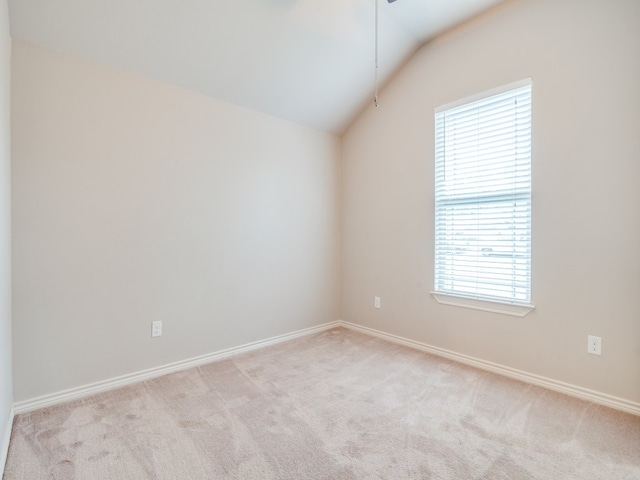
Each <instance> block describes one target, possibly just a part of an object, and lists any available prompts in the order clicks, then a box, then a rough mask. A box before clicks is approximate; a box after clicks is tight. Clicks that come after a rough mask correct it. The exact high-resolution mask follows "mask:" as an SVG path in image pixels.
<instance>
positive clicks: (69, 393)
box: [14, 321, 340, 415]
mask: <svg viewBox="0 0 640 480" xmlns="http://www.w3.org/2000/svg"><path fill="white" fill-rule="evenodd" d="M338 326H340V322H339V321H335V322H329V323H324V324H322V325H318V326H315V327H310V328H305V329H303V330H297V331H295V332H291V333H286V334H284V335H278V336H276V337H271V338H267V339H265V340H259V341H256V342H251V343H247V344H244V345H240V346H238V347H232V348H227V349H225V350H220V351H217V352H213V353H209V354H206V355H201V356H199V357H194V358H189V359H186V360H180V361H178V362H174V363H170V364H167V365H162V366H160V367H154V368H150V369H148V370H142V371H139V372H134V373H130V374H127V375H122V376H120V377H115V378H110V379H107V380H102V381H100V382H95V383H90V384H88V385H83V386H80V387H75V388H70V389H68V390H63V391H60V392H55V393H51V394H48V395H43V396H41V397H37V398H32V399H30V400H24V401H21V402H16V403H15V404H14V411H15V414H16V415H18V414H20V413H26V412H30V411H33V410H38V409H40V408H45V407H50V406H53V405H58V404H60V403H65V402H69V401H71V400H76V399H79V398H83V397H88V396H90V395H95V394H96V393H101V392H106V391H108V390H113V389H115V388H120V387H123V386H125V385H131V384H133V383H138V382H142V381H145V380H150V379H152V378H156V377H160V376H162V375H167V374H169V373H173V372H177V371H180V370H185V369H187V368H192V367H198V366H200V365H205V364H207V363H211V362H215V361H216V360H222V359H224V358H228V357H231V356H234V355H238V354H240V353H244V352H249V351H251V350H257V349H259V348H264V347H268V346H269V345H275V344H277V343H281V342H284V341H287V340H292V339H294V338H298V337H302V336H305V335H310V334H312V333H316V332H321V331H324V330H328V329H330V328H334V327H338Z"/></svg>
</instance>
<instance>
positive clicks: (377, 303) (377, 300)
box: [373, 297, 380, 308]
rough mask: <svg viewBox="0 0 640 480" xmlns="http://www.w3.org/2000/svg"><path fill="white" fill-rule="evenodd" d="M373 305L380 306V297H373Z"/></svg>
mask: <svg viewBox="0 0 640 480" xmlns="http://www.w3.org/2000/svg"><path fill="white" fill-rule="evenodd" d="M373 307H374V308H380V297H373Z"/></svg>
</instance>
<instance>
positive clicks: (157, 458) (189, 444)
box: [3, 328, 640, 480]
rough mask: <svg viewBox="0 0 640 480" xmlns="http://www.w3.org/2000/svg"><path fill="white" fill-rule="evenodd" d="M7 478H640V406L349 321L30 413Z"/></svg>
mask: <svg viewBox="0 0 640 480" xmlns="http://www.w3.org/2000/svg"><path fill="white" fill-rule="evenodd" d="M3 478H4V480H18V479H20V480H26V479H28V480H35V479H79V480H97V479H105V480H106V479H109V480H111V479H126V480H135V479H176V480H197V479H207V480H211V479H260V480H263V479H292V480H294V479H295V480H300V479H327V480H329V479H331V480H337V479H464V480H466V479H491V480H494V479H509V480H518V479H545V480H552V479H580V480H591V479H603V480H605V479H606V480H612V479H640V417H635V416H632V415H628V414H624V413H620V412H617V411H614V410H610V409H607V408H605V407H600V406H598V405H595V404H591V403H588V402H583V401H580V400H576V399H573V398H570V397H565V396H562V395H559V394H556V393H553V392H550V391H547V390H544V389H541V388H538V387H533V386H530V385H526V384H522V383H519V382H516V381H512V380H509V379H505V378H502V377H499V376H496V375H493V374H490V373H486V372H483V371H480V370H475V369H473V368H469V367H466V366H463V365H459V364H456V363H454V362H451V361H448V360H443V359H440V358H436V357H433V356H430V355H427V354H424V353H421V352H419V351H415V350H412V349H409V348H406V347H402V346H398V345H395V344H391V343H387V342H385V341H382V340H379V339H375V338H371V337H368V336H365V335H362V334H359V333H355V332H352V331H349V330H345V329H341V328H338V329H333V330H330V331H326V332H322V333H319V334H315V335H312V336H309V337H304V338H301V339H297V340H293V341H290V342H287V343H283V344H280V345H277V346H274V347H269V348H266V349H262V350H259V351H256V352H252V353H249V354H244V355H240V356H237V357H234V358H233V359H230V360H225V361H220V362H217V363H213V364H210V365H207V366H204V367H200V368H194V369H191V370H186V371H184V372H179V373H175V374H172V375H167V376H165V377H162V378H158V379H155V380H151V381H147V382H144V383H140V384H137V385H135V386H131V387H126V388H122V389H119V390H116V391H112V392H109V393H105V394H101V395H97V396H94V397H91V398H88V399H85V400H80V401H75V402H72V403H69V404H66V405H62V406H57V407H53V408H48V409H44V410H41V411H37V412H33V413H29V414H24V415H19V416H18V417H17V418H16V421H15V425H14V432H13V436H12V440H11V446H10V450H9V457H8V460H7V466H6V469H5V474H4V477H3Z"/></svg>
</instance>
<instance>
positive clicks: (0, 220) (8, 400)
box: [0, 0, 13, 473]
mask: <svg viewBox="0 0 640 480" xmlns="http://www.w3.org/2000/svg"><path fill="white" fill-rule="evenodd" d="M10 63H11V37H10V36H9V17H8V11H7V2H6V0H1V1H0V473H2V469H3V467H4V454H5V452H6V448H7V445H5V442H8V440H9V439H8V437H6V435H7V432H8V431H9V428H10V427H11V425H10V424H9V420H10V418H9V416H10V412H11V406H12V405H13V395H12V386H11V155H10V151H11V148H10V128H9V123H10V122H9V110H10V107H9V98H10V91H9V84H10V78H11V75H10V73H9V70H10Z"/></svg>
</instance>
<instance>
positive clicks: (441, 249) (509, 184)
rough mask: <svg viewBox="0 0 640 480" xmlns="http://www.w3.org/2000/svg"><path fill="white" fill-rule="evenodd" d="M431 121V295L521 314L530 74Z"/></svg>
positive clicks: (526, 284)
mask: <svg viewBox="0 0 640 480" xmlns="http://www.w3.org/2000/svg"><path fill="white" fill-rule="evenodd" d="M435 121H436V122H435V123H436V129H435V145H436V151H435V164H436V165H435V167H436V171H435V203H436V211H435V291H434V292H433V293H434V296H435V297H436V299H438V301H441V302H442V303H451V302H453V303H454V304H459V303H456V302H455V301H454V300H452V297H453V298H454V299H455V297H458V298H460V299H462V302H461V303H462V304H463V306H475V307H476V308H481V309H485V310H492V311H500V312H501V313H510V312H509V311H502V310H501V307H500V306H499V305H498V306H496V305H495V304H493V303H490V304H487V303H486V302H497V303H498V304H508V305H512V306H516V308H515V310H513V309H511V310H513V311H515V312H516V313H515V314H516V315H520V313H519V312H521V310H519V309H518V308H517V306H518V305H523V306H526V307H525V310H524V311H523V313H522V315H521V316H523V315H525V314H526V313H528V311H530V309H531V308H533V307H532V306H530V305H529V303H530V301H531V80H530V79H527V80H524V81H521V82H518V83H515V84H511V85H507V86H505V87H502V88H500V89H497V90H494V91H492V92H489V93H486V94H484V95H482V96H476V97H475V98H472V99H465V100H462V101H460V102H456V103H454V104H449V105H445V106H443V107H441V108H438V109H436V113H435ZM464 299H475V300H480V301H479V302H475V303H474V302H471V303H469V302H465V301H464ZM483 305H484V308H483ZM487 305H489V306H487ZM496 309H497V310H496ZM507 309H509V307H507Z"/></svg>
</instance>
